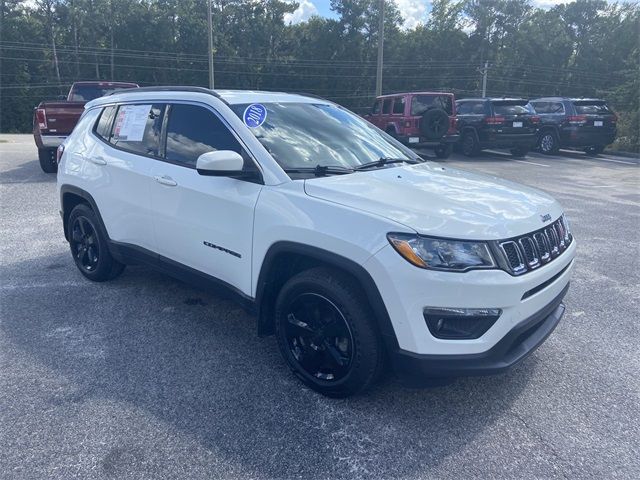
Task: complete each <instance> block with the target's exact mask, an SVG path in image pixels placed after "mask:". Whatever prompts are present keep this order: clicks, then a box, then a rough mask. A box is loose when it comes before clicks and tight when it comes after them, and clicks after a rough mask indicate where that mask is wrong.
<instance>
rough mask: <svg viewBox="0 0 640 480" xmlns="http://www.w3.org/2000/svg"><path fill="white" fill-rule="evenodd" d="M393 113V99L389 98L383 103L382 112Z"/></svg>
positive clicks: (384, 113)
mask: <svg viewBox="0 0 640 480" xmlns="http://www.w3.org/2000/svg"><path fill="white" fill-rule="evenodd" d="M389 113H391V99H390V98H387V99H386V100H385V101H384V103H383V104H382V114H383V115H386V114H389Z"/></svg>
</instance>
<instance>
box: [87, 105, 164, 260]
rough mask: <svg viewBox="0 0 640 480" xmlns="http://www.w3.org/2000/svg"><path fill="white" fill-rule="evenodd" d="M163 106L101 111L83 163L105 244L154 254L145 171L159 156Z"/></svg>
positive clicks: (148, 182)
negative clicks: (104, 229) (104, 231)
mask: <svg viewBox="0 0 640 480" xmlns="http://www.w3.org/2000/svg"><path fill="white" fill-rule="evenodd" d="M164 109H165V105H163V104H148V103H147V104H130V105H120V106H109V107H105V109H104V110H103V111H102V114H101V116H100V118H99V120H98V122H97V124H96V126H95V129H94V132H93V133H94V135H96V137H98V138H99V139H100V140H101V141H98V142H95V147H94V148H93V149H92V151H91V152H90V154H89V155H88V158H85V165H86V168H87V172H88V171H89V170H91V171H93V173H92V174H91V176H92V177H93V180H92V181H91V193H92V195H93V196H94V199H95V201H96V203H97V204H98V206H99V208H100V214H101V215H102V219H103V220H104V223H105V225H106V227H107V232H108V234H109V237H110V238H111V240H114V241H116V242H121V243H126V244H131V245H136V246H139V247H142V248H145V249H147V250H151V251H153V250H155V246H156V245H155V240H154V236H153V224H152V221H151V215H150V200H149V195H150V192H151V184H152V182H153V180H152V176H151V170H152V168H153V166H154V164H155V161H156V160H155V159H156V158H158V157H159V155H160V138H161V135H160V134H161V131H162V121H163V115H164Z"/></svg>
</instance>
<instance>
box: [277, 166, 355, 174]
mask: <svg viewBox="0 0 640 480" xmlns="http://www.w3.org/2000/svg"><path fill="white" fill-rule="evenodd" d="M284 171H285V172H286V173H312V174H314V175H315V176H316V177H324V176H325V175H340V174H345V173H353V169H352V168H346V167H341V166H338V165H320V164H318V165H316V166H315V167H296V168H285V169H284Z"/></svg>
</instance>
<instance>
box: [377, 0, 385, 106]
mask: <svg viewBox="0 0 640 480" xmlns="http://www.w3.org/2000/svg"><path fill="white" fill-rule="evenodd" d="M379 8H380V26H379V27H378V68H377V70H376V97H379V96H380V95H382V53H383V47H384V0H380V7H379Z"/></svg>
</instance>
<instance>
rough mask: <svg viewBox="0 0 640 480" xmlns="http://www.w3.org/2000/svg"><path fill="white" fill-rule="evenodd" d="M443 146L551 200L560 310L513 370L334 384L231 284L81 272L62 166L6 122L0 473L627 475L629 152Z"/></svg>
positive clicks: (1, 203)
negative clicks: (561, 232) (50, 171)
mask: <svg viewBox="0 0 640 480" xmlns="http://www.w3.org/2000/svg"><path fill="white" fill-rule="evenodd" d="M442 163H443V164H445V165H449V166H452V167H460V168H465V169H469V170H474V171H482V172H485V173H489V174H492V175H496V176H501V177H505V178H508V179H510V180H514V181H518V182H521V183H524V184H527V185H531V186H535V187H537V188H540V189H542V190H545V191H547V192H549V193H550V194H552V195H553V196H555V197H556V198H557V199H558V200H559V201H560V202H561V203H562V204H563V206H564V207H565V209H566V212H567V214H568V216H569V218H570V220H571V222H572V227H573V231H574V234H575V237H576V239H577V241H578V260H577V267H576V270H575V274H574V277H573V282H572V287H571V289H570V291H569V294H568V296H567V297H566V305H567V313H566V315H565V317H564V319H563V321H562V322H561V324H560V325H559V326H558V328H557V329H556V331H555V333H554V334H553V335H552V336H551V337H550V338H549V339H548V341H547V342H546V343H545V344H544V345H542V347H541V348H540V349H539V350H538V351H536V352H535V353H534V354H533V355H532V356H531V357H529V358H528V359H527V360H526V361H525V362H523V363H522V364H520V365H519V366H517V367H516V368H515V369H513V370H512V371H510V372H509V373H508V374H505V375H502V376H498V377H486V378H473V379H462V380H459V381H457V382H456V383H454V384H452V385H449V386H446V387H441V388H436V389H431V390H412V389H408V388H405V387H403V386H402V385H400V384H398V382H397V381H395V380H394V379H393V378H386V379H384V381H383V382H382V383H381V384H380V385H379V386H377V387H376V388H374V389H373V390H372V391H370V392H369V393H368V394H366V395H365V396H360V397H356V398H351V399H347V400H331V399H327V398H324V397H321V396H319V395H317V394H315V393H313V392H312V391H310V390H307V389H305V388H303V387H302V386H301V384H300V383H299V382H298V381H297V380H296V379H295V378H294V377H293V376H292V375H291V374H290V373H289V371H288V369H287V368H286V367H285V365H284V364H283V362H282V361H281V359H280V356H279V353H278V352H277V348H276V344H275V341H274V339H273V338H265V339H261V338H258V337H257V336H256V334H255V320H254V319H253V318H252V317H251V316H250V315H248V314H246V313H245V312H244V311H243V310H241V309H240V308H239V307H238V306H236V305H235V304H233V303H230V302H228V301H226V300H224V299H221V298H219V297H217V296H215V295H212V294H210V293H206V292H202V291H199V290H197V289H195V288H192V287H190V286H187V285H184V284H182V283H179V282H177V281H175V280H173V279H171V278H169V277H166V276H164V275H162V274H159V273H156V272H154V271H152V270H150V269H148V268H145V267H129V268H127V270H126V271H125V273H124V274H123V275H122V276H121V277H119V278H118V279H117V280H115V281H113V282H109V283H104V284H92V283H90V282H88V281H87V280H85V279H84V278H83V277H82V276H81V275H80V273H79V272H78V271H77V270H76V267H75V266H74V264H73V262H72V259H71V257H70V254H69V252H68V247H67V244H66V243H65V240H64V237H63V234H62V225H61V221H60V217H59V215H58V200H57V198H56V194H55V176H54V175H47V174H44V173H42V171H41V170H40V167H39V165H38V162H37V155H36V149H35V146H34V144H33V139H32V137H31V136H29V135H0V208H1V212H0V225H1V233H0V235H1V238H2V242H1V244H0V252H1V254H0V260H1V262H0V478H3V479H5V478H6V479H14V478H15V479H19V478H34V479H42V478H47V479H50V478H60V479H71V478H83V479H92V478H118V479H120V478H145V479H149V478H176V479H177V478H180V479H185V478H194V479H196V478H197V479H203V478H220V477H226V478H237V477H252V478H347V477H349V478H360V477H367V478H372V477H373V478H390V477H402V478H489V477H499V478H555V477H560V478H639V477H640V452H639V449H640V374H639V373H638V372H640V348H639V345H640V322H639V320H640V319H639V317H640V315H639V312H640V309H639V305H638V304H639V301H640V274H639V273H638V272H639V271H640V268H639V267H640V265H639V260H638V258H639V254H640V208H639V206H640V170H639V163H640V161H639V160H637V159H633V158H627V157H619V156H613V155H608V154H606V155H602V156H600V157H598V158H593V157H586V156H585V155H583V154H581V153H572V152H561V154H560V155H558V156H553V157H546V156H542V155H538V154H532V155H530V156H529V157H527V158H525V159H521V160H515V159H512V158H511V157H510V156H507V155H503V154H501V153H497V152H488V153H484V154H483V155H482V156H481V157H479V158H477V159H473V160H470V159H466V158H462V157H458V156H454V157H452V158H451V159H449V160H446V161H444V162H442Z"/></svg>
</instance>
